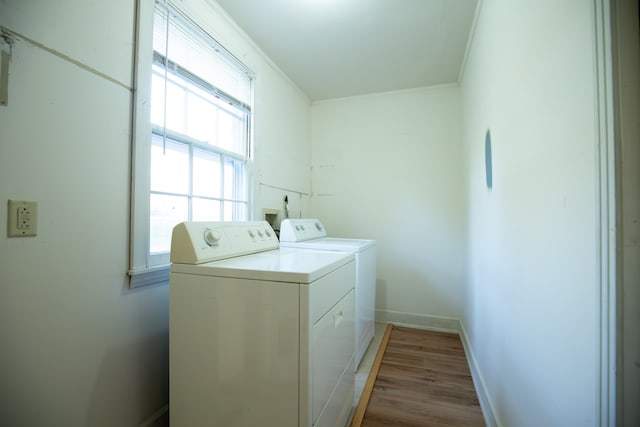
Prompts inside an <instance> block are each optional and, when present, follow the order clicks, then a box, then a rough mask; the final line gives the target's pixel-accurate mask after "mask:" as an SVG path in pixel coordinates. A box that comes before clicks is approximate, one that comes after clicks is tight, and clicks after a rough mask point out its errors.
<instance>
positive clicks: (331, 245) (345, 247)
mask: <svg viewBox="0 0 640 427" xmlns="http://www.w3.org/2000/svg"><path fill="white" fill-rule="evenodd" d="M375 245H376V241H375V240H368V239H346V238H340V237H323V238H320V239H313V240H305V241H302V242H282V241H281V242H280V247H291V248H305V249H314V250H325V251H343V252H361V251H363V250H365V249H367V248H370V247H372V246H375Z"/></svg>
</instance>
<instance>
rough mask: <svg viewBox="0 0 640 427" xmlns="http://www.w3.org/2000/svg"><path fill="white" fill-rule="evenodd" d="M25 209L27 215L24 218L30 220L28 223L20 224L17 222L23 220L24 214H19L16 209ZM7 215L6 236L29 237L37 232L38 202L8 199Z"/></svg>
mask: <svg viewBox="0 0 640 427" xmlns="http://www.w3.org/2000/svg"><path fill="white" fill-rule="evenodd" d="M22 209H27V211H28V216H27V218H26V220H28V221H29V222H30V224H28V225H26V226H25V225H22V226H20V225H19V224H18V223H19V221H21V220H25V218H24V216H20V215H19V214H18V211H21V210H22ZM7 210H8V215H7V236H8V237H29V236H35V235H37V234H38V202H33V201H30V200H9V206H8V209H7Z"/></svg>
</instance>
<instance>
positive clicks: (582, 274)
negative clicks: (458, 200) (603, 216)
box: [462, 0, 599, 427]
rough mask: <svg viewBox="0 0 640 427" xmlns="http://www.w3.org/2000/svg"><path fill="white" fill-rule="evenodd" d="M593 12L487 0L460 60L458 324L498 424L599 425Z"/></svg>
mask: <svg viewBox="0 0 640 427" xmlns="http://www.w3.org/2000/svg"><path fill="white" fill-rule="evenodd" d="M592 9H593V3H592V2H590V1H585V0H571V1H562V2H558V1H555V0H544V1H539V2H530V1H526V2H525V1H513V0H484V1H483V2H482V9H481V14H480V16H479V20H478V22H477V27H476V31H475V36H474V38H473V44H472V46H471V49H470V54H469V56H468V59H467V63H466V67H465V69H464V76H463V80H462V100H463V101H462V104H463V111H464V116H463V122H462V123H463V125H464V143H465V153H466V157H467V160H466V168H465V169H466V170H467V174H468V176H467V187H468V189H467V193H468V196H467V197H468V206H469V212H468V224H469V225H468V230H469V237H468V238H469V264H468V279H467V284H466V289H465V292H464V294H465V305H464V316H463V324H464V327H465V331H466V334H467V337H468V339H469V344H470V349H471V352H472V358H473V363H474V364H475V367H476V368H477V370H478V373H479V375H478V376H477V378H476V379H479V380H482V382H483V384H482V386H483V387H484V388H483V390H482V391H484V392H485V393H486V395H487V396H488V398H489V400H490V401H491V403H492V409H493V411H494V413H493V415H494V416H495V417H496V418H497V423H498V425H503V426H548V427H551V426H559V427H560V426H591V425H596V424H597V422H598V420H597V419H596V408H597V394H596V393H597V390H598V384H597V375H596V374H597V364H596V354H598V352H599V343H598V342H597V337H598V334H597V329H596V327H597V312H596V311H597V307H598V305H597V300H596V295H597V287H596V284H597V271H596V263H597V260H596V235H597V232H598V230H597V229H596V220H595V214H596V211H597V208H598V206H597V205H596V200H595V194H596V192H595V188H596V182H595V167H596V159H595V157H594V155H595V152H596V134H595V132H596V125H595V123H596V122H595V120H596V114H595V94H594V91H595V70H594V67H595V59H594V28H593V27H594V24H593V22H594V21H593V17H592ZM487 129H490V130H491V134H492V144H493V161H494V165H493V166H494V167H493V173H494V175H493V190H491V191H490V190H488V189H487V188H486V187H485V175H484V174H485V166H484V165H485V160H484V144H485V132H486V130H487Z"/></svg>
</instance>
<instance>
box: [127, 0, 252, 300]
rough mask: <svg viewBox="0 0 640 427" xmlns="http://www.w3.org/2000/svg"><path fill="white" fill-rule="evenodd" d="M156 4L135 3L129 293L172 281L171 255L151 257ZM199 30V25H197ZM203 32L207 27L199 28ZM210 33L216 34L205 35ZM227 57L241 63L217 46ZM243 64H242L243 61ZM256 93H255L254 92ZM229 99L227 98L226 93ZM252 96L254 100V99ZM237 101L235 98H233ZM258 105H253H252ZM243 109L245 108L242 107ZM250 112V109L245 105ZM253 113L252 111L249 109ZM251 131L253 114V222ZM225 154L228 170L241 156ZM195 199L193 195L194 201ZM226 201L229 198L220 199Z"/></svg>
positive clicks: (249, 175) (248, 167) (248, 164)
mask: <svg viewBox="0 0 640 427" xmlns="http://www.w3.org/2000/svg"><path fill="white" fill-rule="evenodd" d="M165 3H169V4H171V6H172V7H173V8H175V9H177V10H178V11H179V12H180V13H182V14H184V15H185V16H187V17H188V18H189V19H192V16H195V14H194V13H190V11H189V10H184V9H183V8H182V7H180V6H179V5H177V4H176V3H175V2H171V1H166V2H165ZM155 7H156V1H146V0H137V1H136V40H135V42H134V75H133V89H132V106H131V108H132V114H131V117H132V119H131V121H132V123H131V129H132V134H131V138H132V142H131V202H130V211H131V212H130V215H131V216H130V230H129V269H128V271H127V274H128V276H129V287H130V288H137V287H142V286H147V285H153V284H161V283H168V280H169V268H170V265H169V254H168V253H165V254H164V256H158V255H157V254H151V253H150V245H149V243H150V239H149V237H150V229H149V227H150V213H151V212H150V197H151V188H150V187H151V185H150V179H149V175H150V171H151V146H152V134H153V133H154V132H157V130H156V131H154V125H153V124H152V123H151V75H152V73H153V70H152V68H153V65H154V62H155V61H154V51H153V21H154V14H155ZM196 26H198V27H199V25H198V24H197V23H196ZM200 29H202V27H200ZM203 31H204V32H205V33H207V34H209V36H210V37H211V34H210V33H209V32H208V31H206V30H203ZM215 43H216V44H218V45H219V46H220V47H221V48H222V49H224V51H225V52H226V53H227V54H229V55H231V56H233V57H234V58H236V57H235V56H234V55H233V54H231V53H230V52H229V51H228V50H227V49H226V48H225V47H224V46H222V45H220V44H219V42H217V41H215ZM238 62H239V63H241V61H239V60H238ZM242 65H243V67H244V71H245V72H246V73H247V75H248V77H249V78H250V79H251V80H252V86H253V81H254V79H255V74H254V73H253V72H252V71H251V70H249V68H248V67H246V65H244V64H242ZM252 91H253V90H252ZM222 94H223V95H224V96H225V97H230V96H229V95H228V94H225V93H222ZM251 96H253V95H251ZM231 98H232V99H233V97H231ZM251 103H253V99H251ZM239 104H242V103H241V102H239ZM242 105H243V106H246V105H245V104H242ZM246 107H247V108H248V109H249V110H250V109H251V107H250V106H246ZM252 127H253V113H252V112H251V113H250V114H249V118H248V123H247V129H246V132H247V143H248V147H247V150H248V152H247V158H246V163H245V179H246V186H247V188H246V191H247V206H246V212H247V216H248V218H249V219H251V217H252V215H253V205H254V200H253V199H254V198H253V179H252V163H253V160H252V157H253V156H252V154H253V147H252V140H253V138H252ZM216 150H217V151H219V152H220V153H222V155H221V161H222V162H223V163H222V168H223V169H224V159H225V158H233V159H234V160H237V158H238V156H237V155H236V154H234V153H229V152H225V150H224V149H221V148H217V149H216ZM192 196H193V195H190V197H192ZM221 197H222V198H223V199H224V194H222V195H221Z"/></svg>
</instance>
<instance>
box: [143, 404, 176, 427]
mask: <svg viewBox="0 0 640 427" xmlns="http://www.w3.org/2000/svg"><path fill="white" fill-rule="evenodd" d="M168 411H169V404H166V405H164V406H163V407H162V408H160V409H158V410H157V411H156V412H154V413H153V414H151V416H150V417H149V418H147V419H146V420H145V421H143V422H142V423H141V424H140V425H139V426H138V427H151V426H153V425H154V424H155V423H156V421H158V420H160V418H162V417H165V416H166V414H167V412H168ZM161 425H165V423H162V424H161ZM166 425H169V423H168V421H167V423H166Z"/></svg>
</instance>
